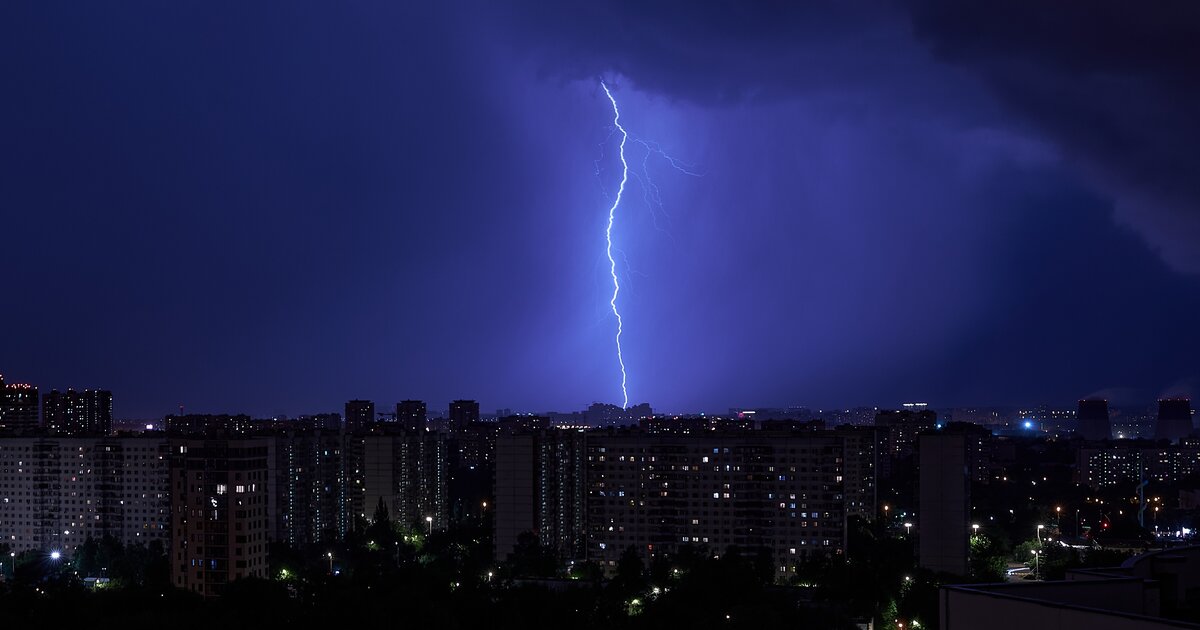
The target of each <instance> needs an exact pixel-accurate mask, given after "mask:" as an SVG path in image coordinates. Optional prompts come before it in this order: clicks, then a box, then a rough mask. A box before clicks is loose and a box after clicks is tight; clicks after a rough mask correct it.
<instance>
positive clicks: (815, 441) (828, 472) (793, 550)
mask: <svg viewBox="0 0 1200 630" xmlns="http://www.w3.org/2000/svg"><path fill="white" fill-rule="evenodd" d="M843 449H844V443H843V440H841V439H839V438H837V437H834V436H820V435H805V434H790V433H775V432H768V431H750V432H745V431H743V432H734V433H712V434H707V435H686V436H685V435H671V434H646V433H643V432H640V431H632V430H610V431H604V432H592V433H589V434H588V436H587V473H586V474H587V493H588V496H587V528H588V541H587V557H588V559H589V560H593V561H596V562H598V563H599V564H600V565H601V566H602V567H603V569H604V570H605V571H606V572H608V573H610V574H611V573H612V572H613V571H615V570H616V565H617V561H618V560H619V559H620V557H621V555H622V554H623V553H624V552H625V550H626V549H628V548H633V549H634V550H636V552H637V553H638V554H639V555H641V556H642V557H643V559H649V558H651V557H653V556H654V555H656V554H668V555H670V554H673V553H677V552H678V551H679V550H680V549H681V548H682V547H684V546H691V547H696V548H706V549H709V550H711V551H714V552H718V553H723V552H725V551H726V550H727V549H728V548H730V547H736V548H737V549H740V550H744V551H747V552H751V551H752V552H755V553H757V552H759V551H760V550H764V549H765V550H766V551H767V552H768V553H769V554H770V556H771V557H772V559H773V561H774V564H775V566H776V567H778V571H779V575H780V576H781V577H786V576H787V575H789V574H791V573H792V572H794V571H795V570H796V565H797V564H798V563H799V562H800V561H801V559H803V558H805V557H806V556H811V555H815V554H840V553H842V552H843V550H844V549H845V544H846V541H845V536H846V529H845V507H844V504H845V500H844V485H845V481H844V470H843V456H844V451H843Z"/></svg>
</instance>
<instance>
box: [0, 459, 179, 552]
mask: <svg viewBox="0 0 1200 630" xmlns="http://www.w3.org/2000/svg"><path fill="white" fill-rule="evenodd" d="M169 494H170V481H169V475H168V466H167V441H166V439H165V438H162V437H154V436H136V437H125V436H123V437H62V436H39V437H3V438H0V540H2V541H3V542H5V543H7V544H8V545H9V546H10V547H11V548H12V550H13V551H15V552H17V553H20V552H23V551H38V550H52V551H59V552H61V553H64V554H67V555H70V554H71V553H72V552H73V551H74V549H75V548H76V547H78V546H79V545H82V544H83V543H84V541H86V540H87V539H88V538H93V539H97V540H98V539H100V538H103V537H104V536H111V537H113V538H115V539H116V540H118V541H120V542H121V543H123V544H136V543H145V544H149V543H151V542H155V541H158V542H160V543H163V544H166V542H167V540H168V535H169V525H170V521H169V516H170V515H169V509H170V497H169Z"/></svg>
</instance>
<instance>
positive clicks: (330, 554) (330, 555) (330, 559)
mask: <svg viewBox="0 0 1200 630" xmlns="http://www.w3.org/2000/svg"><path fill="white" fill-rule="evenodd" d="M325 557H326V558H329V575H333V552H332V551H330V552H328V553H326V554H325Z"/></svg>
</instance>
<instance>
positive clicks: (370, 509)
mask: <svg viewBox="0 0 1200 630" xmlns="http://www.w3.org/2000/svg"><path fill="white" fill-rule="evenodd" d="M357 442H358V444H357V445H354V446H351V447H350V448H353V449H361V453H362V460H361V461H362V468H361V470H362V473H361V474H362V485H361V489H360V490H359V492H360V493H361V495H362V500H361V501H360V502H359V503H357V505H361V506H362V508H361V509H362V512H360V516H361V517H362V518H366V519H370V518H372V517H373V516H374V513H375V508H376V506H378V505H379V502H380V501H381V500H382V501H383V503H384V505H385V506H387V508H388V513H389V515H390V516H391V519H392V521H393V522H396V523H399V524H401V525H404V526H419V527H430V528H433V529H441V528H444V527H446V525H447V524H448V523H449V519H450V498H449V494H448V484H449V453H448V451H447V444H446V438H445V436H444V435H442V434H440V433H430V432H426V431H421V432H409V431H404V430H398V431H395V432H391V431H389V432H386V433H373V434H371V435H366V436H362V437H360V438H357ZM427 519H428V520H427Z"/></svg>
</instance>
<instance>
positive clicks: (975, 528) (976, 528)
mask: <svg viewBox="0 0 1200 630" xmlns="http://www.w3.org/2000/svg"><path fill="white" fill-rule="evenodd" d="M971 535H972V536H978V535H979V523H971Z"/></svg>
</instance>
